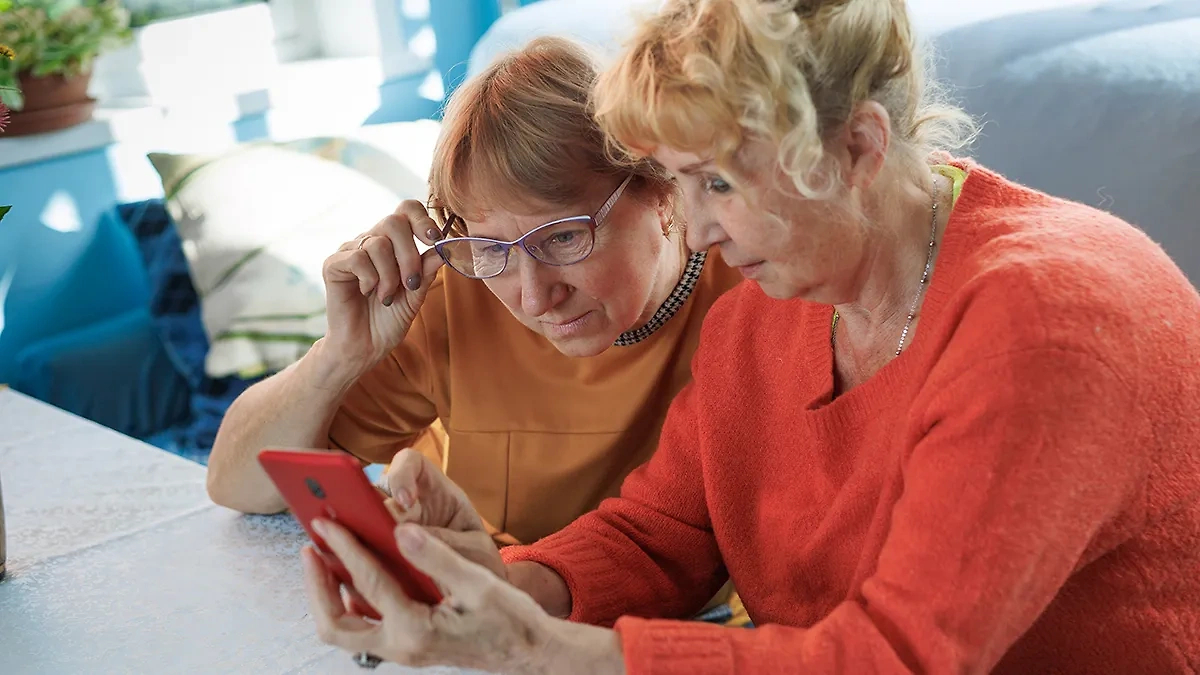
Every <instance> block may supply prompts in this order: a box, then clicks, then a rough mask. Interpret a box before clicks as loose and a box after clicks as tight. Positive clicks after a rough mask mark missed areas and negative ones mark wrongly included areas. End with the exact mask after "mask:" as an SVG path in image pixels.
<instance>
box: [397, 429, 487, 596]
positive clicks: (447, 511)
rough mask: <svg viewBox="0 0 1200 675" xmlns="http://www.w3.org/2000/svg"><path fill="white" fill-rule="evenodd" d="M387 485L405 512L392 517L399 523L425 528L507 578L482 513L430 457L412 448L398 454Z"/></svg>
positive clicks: (478, 562)
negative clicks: (481, 515)
mask: <svg viewBox="0 0 1200 675" xmlns="http://www.w3.org/2000/svg"><path fill="white" fill-rule="evenodd" d="M387 486H388V491H389V492H390V493H391V495H392V498H393V499H394V500H395V502H396V503H397V504H399V506H400V508H401V509H402V512H401V513H397V512H396V511H393V514H392V515H394V516H396V519H397V520H398V521H399V522H402V523H416V524H418V525H423V526H424V527H425V531H426V532H428V533H429V534H430V535H431V536H433V537H436V538H437V539H439V540H441V541H442V542H444V543H445V544H446V545H448V546H449V547H450V548H452V549H454V550H455V551H457V552H458V553H459V555H461V556H463V557H464V558H466V559H467V560H470V561H471V562H474V563H477V564H479V565H482V566H483V567H485V568H487V569H488V570H490V571H491V572H492V573H494V574H495V575H496V576H498V577H500V578H501V579H505V580H507V579H508V573H507V569H506V568H505V565H504V561H503V560H502V559H501V558H500V550H499V549H498V548H496V543H495V542H494V541H493V540H492V537H491V535H490V534H488V532H487V528H485V527H484V525H483V519H482V518H480V517H479V512H478V511H476V510H475V507H474V506H473V505H472V504H471V500H470V499H468V498H467V494H466V493H465V492H463V490H462V488H460V487H459V486H458V485H457V484H455V482H454V481H452V480H450V479H449V478H448V477H447V476H446V474H444V473H442V471H441V469H439V468H438V467H437V466H436V465H434V463H433V462H431V461H430V460H429V458H428V457H426V456H424V455H422V454H421V453H420V452H417V451H416V450H413V449H411V448H406V449H404V450H402V451H401V452H399V453H398V454H397V455H396V456H395V458H393V459H392V463H391V466H389V467H388V472H387Z"/></svg>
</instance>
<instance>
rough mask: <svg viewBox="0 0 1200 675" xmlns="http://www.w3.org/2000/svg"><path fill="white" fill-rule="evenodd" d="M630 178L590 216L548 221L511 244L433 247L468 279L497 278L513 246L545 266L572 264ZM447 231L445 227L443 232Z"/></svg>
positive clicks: (588, 247)
mask: <svg viewBox="0 0 1200 675" xmlns="http://www.w3.org/2000/svg"><path fill="white" fill-rule="evenodd" d="M632 178H633V175H632V174H630V175H629V176H626V177H625V180H623V181H621V184H620V185H618V186H617V189H616V190H613V193H612V194H611V195H609V197H608V199H607V200H605V202H604V205H603V206H601V207H600V210H598V211H596V215H594V216H571V217H570V218H561V219H559V220H555V221H551V222H549V223H546V224H545V225H539V226H537V227H535V228H533V229H532V230H530V231H528V232H526V233H525V234H524V235H522V236H521V238H520V239H517V240H515V241H500V240H499V239H487V238H485V237H451V238H449V239H441V240H439V241H436V242H434V244H433V247H434V248H435V249H437V252H438V255H440V256H441V257H442V260H444V261H446V264H447V265H449V266H450V267H452V268H454V271H455V272H458V273H459V274H461V275H463V276H465V277H469V278H471V279H490V278H492V277H495V276H499V275H500V274H501V273H502V272H504V270H505V268H507V267H508V261H509V259H510V258H511V257H512V252H513V249H514V248H515V247H517V246H520V247H521V249H523V250H524V251H525V252H526V253H528V254H529V256H530V257H531V258H533V259H534V260H537V261H539V262H543V263H546V264H547V265H554V266H556V267H561V266H563V265H574V264H575V263H577V262H579V261H581V260H583V259H584V258H586V257H588V256H589V255H591V253H592V248H593V247H594V246H595V244H596V228H597V227H599V226H600V224H601V223H603V222H604V219H605V218H606V217H608V213H609V211H611V210H612V207H613V205H614V204H616V203H617V199H619V198H620V197H621V193H622V192H624V191H625V186H626V185H629V181H630V180H631V179H632ZM449 229H450V228H449V227H447V228H446V231H447V232H448V231H449ZM442 236H443V237H444V236H445V233H443V235H442Z"/></svg>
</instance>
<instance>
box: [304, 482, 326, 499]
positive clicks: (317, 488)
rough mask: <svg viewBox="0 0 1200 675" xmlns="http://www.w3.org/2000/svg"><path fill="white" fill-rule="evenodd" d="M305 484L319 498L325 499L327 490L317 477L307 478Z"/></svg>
mask: <svg viewBox="0 0 1200 675" xmlns="http://www.w3.org/2000/svg"><path fill="white" fill-rule="evenodd" d="M304 484H305V485H307V486H308V491H309V492H311V493H312V495H313V496H314V497H316V498H317V499H325V490H324V489H322V488H321V484H320V483H318V482H317V479H316V478H305V479H304Z"/></svg>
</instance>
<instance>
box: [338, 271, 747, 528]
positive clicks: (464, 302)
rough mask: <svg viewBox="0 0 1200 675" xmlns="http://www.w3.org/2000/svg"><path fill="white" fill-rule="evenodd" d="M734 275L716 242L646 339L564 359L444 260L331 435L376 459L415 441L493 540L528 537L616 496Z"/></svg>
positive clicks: (650, 445) (652, 440) (653, 436)
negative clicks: (398, 339)
mask: <svg viewBox="0 0 1200 675" xmlns="http://www.w3.org/2000/svg"><path fill="white" fill-rule="evenodd" d="M741 280H742V277H741V275H740V274H739V273H738V272H737V271H736V270H733V269H730V268H729V267H728V266H727V265H725V263H724V262H723V261H722V260H721V258H720V255H719V253H718V252H717V251H712V252H710V253H709V254H708V257H707V259H706V261H705V263H704V267H703V269H702V270H701V272H700V276H699V279H698V280H697V282H696V285H695V287H694V289H693V290H692V293H691V295H690V296H689V297H688V298H687V300H686V302H685V303H684V305H683V306H682V307H681V308H680V309H679V310H678V312H677V313H676V314H675V315H674V316H673V317H672V318H671V319H670V320H668V321H667V322H666V323H665V324H663V325H662V326H661V327H660V328H658V329H657V330H656V331H654V332H653V333H652V334H651V335H650V336H649V337H647V338H645V339H644V340H642V341H641V342H637V343H635V344H632V345H629V346H614V347H611V348H610V349H608V350H607V351H605V352H604V353H603V354H600V355H598V356H595V357H590V358H571V357H567V356H564V355H562V354H561V353H560V352H559V351H558V350H557V349H555V348H554V346H553V345H551V344H550V342H549V341H547V340H546V339H545V338H543V337H542V336H540V335H538V334H536V333H534V332H532V331H530V330H529V329H528V328H526V327H525V326H523V325H521V324H520V323H519V322H518V321H517V320H516V319H514V318H513V317H512V315H511V314H509V312H508V310H507V309H506V308H505V307H504V305H503V304H502V303H501V302H500V301H499V300H497V299H496V298H495V296H493V295H492V294H491V293H490V292H489V291H488V290H487V287H486V286H485V285H484V284H483V283H481V282H479V281H474V280H470V279H467V278H465V277H462V276H460V275H458V274H456V273H455V272H453V271H452V270H451V271H448V270H446V269H445V268H443V269H442V271H441V272H440V273H439V275H438V277H437V280H436V281H435V282H434V285H433V287H432V289H431V290H430V292H429V295H428V297H427V299H426V301H425V304H424V306H423V307H422V308H421V311H420V314H419V315H418V317H417V321H416V322H415V323H414V325H413V327H412V329H411V330H409V333H408V337H407V338H406V339H405V341H404V343H403V344H401V345H400V346H399V347H398V348H397V349H396V350H395V351H393V352H392V354H391V355H390V356H389V357H388V358H386V359H384V360H383V361H382V362H381V363H380V364H379V365H378V366H377V367H376V368H375V369H374V370H373V371H371V372H370V373H368V374H367V375H366V376H365V377H363V378H362V379H361V380H360V381H359V382H358V384H357V385H356V386H355V387H354V389H353V390H352V391H351V392H350V393H349V394H348V395H347V396H346V398H345V400H344V401H343V403H342V407H341V409H340V410H339V411H338V413H337V415H336V417H335V418H334V420H333V425H332V427H331V428H330V441H331V443H332V444H333V445H334V446H336V447H340V448H342V449H344V450H346V451H347V452H350V453H352V454H354V455H356V456H358V457H359V458H361V459H363V460H366V461H370V462H376V463H386V462H389V461H390V460H391V459H392V457H393V456H394V455H395V454H396V453H397V452H398V451H400V450H402V449H403V448H405V447H410V446H411V447H417V448H418V449H420V450H421V451H422V452H424V453H425V454H426V455H428V456H430V457H432V458H434V459H435V460H436V461H438V462H439V463H440V464H441V465H442V467H443V470H444V471H445V472H446V474H447V475H448V476H449V477H450V478H451V479H452V480H454V481H455V482H456V483H458V484H459V485H460V486H461V487H462V488H463V490H464V491H466V493H467V496H468V497H470V499H471V501H472V502H473V503H474V505H475V507H476V509H478V510H479V513H480V515H482V516H483V518H484V519H485V520H486V521H487V522H488V524H489V526H490V527H491V528H492V529H493V534H494V535H495V536H496V538H497V541H498V543H501V544H506V543H517V542H532V541H535V540H537V539H540V538H541V537H543V536H545V535H548V534H550V533H552V532H555V531H557V530H559V529H561V528H562V527H564V526H565V525H567V524H568V523H570V522H571V521H572V520H574V519H575V518H576V517H578V516H580V515H582V514H584V513H586V512H588V511H590V510H592V509H593V508H594V507H596V506H597V505H598V504H599V502H600V501H601V500H602V499H604V498H606V497H609V496H615V495H616V494H617V493H618V490H619V488H620V485H621V482H622V480H623V479H624V478H625V475H626V474H627V473H629V472H630V471H632V470H633V469H634V468H636V467H637V466H638V465H640V464H642V463H644V462H645V461H646V460H647V459H649V457H650V454H651V453H652V452H653V451H654V449H655V448H656V447H657V444H658V436H659V431H660V429H661V428H662V424H663V421H664V419H665V417H666V414H667V408H668V406H669V405H670V403H671V400H672V399H673V398H674V397H675V394H676V393H678V392H679V390H680V389H682V388H683V386H684V385H685V384H686V383H687V382H688V381H689V380H690V379H691V371H690V365H691V360H692V353H693V352H694V351H695V350H696V345H697V343H698V341H699V338H700V325H701V322H702V320H703V318H704V315H705V313H706V312H707V311H708V308H709V307H710V306H711V305H712V303H713V302H714V301H715V300H716V299H717V297H718V296H719V295H720V294H721V293H723V292H724V291H726V290H727V289H729V288H731V287H733V286H734V285H735V284H737V283H738V282H740V281H741Z"/></svg>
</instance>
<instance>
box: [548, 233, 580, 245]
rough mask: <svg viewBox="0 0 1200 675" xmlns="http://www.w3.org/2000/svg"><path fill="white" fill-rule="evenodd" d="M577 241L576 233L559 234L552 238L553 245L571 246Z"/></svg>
mask: <svg viewBox="0 0 1200 675" xmlns="http://www.w3.org/2000/svg"><path fill="white" fill-rule="evenodd" d="M574 240H575V233H574V232H558V233H556V234H555V235H554V236H553V237H551V238H550V243H551V244H569V243H571V242H572V241H574Z"/></svg>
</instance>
